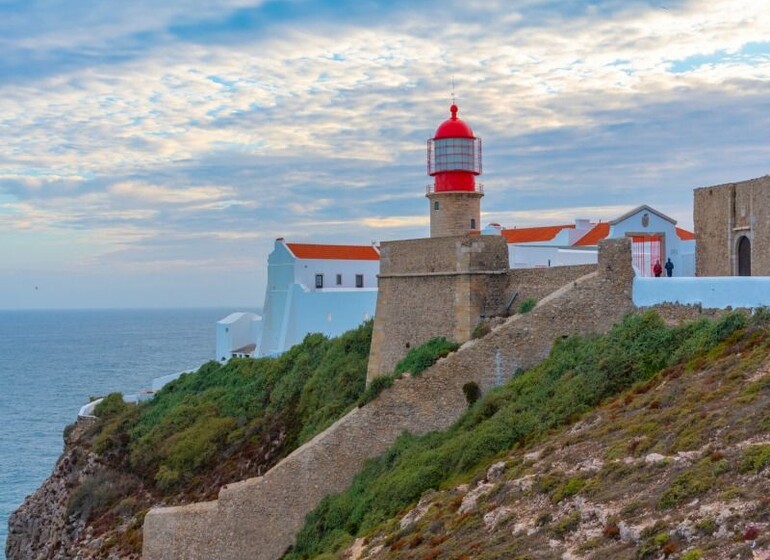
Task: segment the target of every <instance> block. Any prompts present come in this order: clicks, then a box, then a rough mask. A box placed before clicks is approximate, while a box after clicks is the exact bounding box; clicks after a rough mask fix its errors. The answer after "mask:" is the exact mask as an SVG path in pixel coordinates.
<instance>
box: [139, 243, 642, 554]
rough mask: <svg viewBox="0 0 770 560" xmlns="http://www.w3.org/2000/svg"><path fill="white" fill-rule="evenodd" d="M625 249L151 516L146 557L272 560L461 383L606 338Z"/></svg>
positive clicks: (431, 423)
mask: <svg viewBox="0 0 770 560" xmlns="http://www.w3.org/2000/svg"><path fill="white" fill-rule="evenodd" d="M632 278H633V270H632V268H631V245H630V242H629V241H628V240H627V239H614V240H608V241H605V242H602V244H601V245H600V253H599V266H598V271H597V272H595V273H592V274H589V275H587V276H584V277H582V278H580V279H578V280H575V281H571V282H570V283H569V284H567V285H566V286H564V287H562V288H561V289H559V290H557V291H556V292H554V293H553V294H551V295H549V296H548V297H546V298H544V299H542V300H541V301H540V302H539V303H538V305H537V306H536V307H535V308H534V309H533V310H532V311H531V312H529V313H527V314H523V315H515V316H513V317H511V318H509V319H508V320H507V321H506V322H505V323H503V324H501V325H499V326H498V327H496V328H495V329H494V330H493V331H492V332H491V333H490V334H488V335H487V336H485V337H484V338H481V339H478V340H471V341H469V342H467V343H465V344H464V345H463V346H462V347H461V348H460V349H459V350H458V351H457V352H455V353H453V354H450V355H449V356H447V357H446V358H444V359H442V360H439V362H438V363H436V364H435V365H434V366H433V367H432V368H429V369H428V370H426V371H425V372H424V373H423V375H422V376H421V377H419V378H414V379H412V378H405V379H402V380H399V381H398V382H397V383H396V384H395V385H394V386H393V387H392V388H390V389H388V390H386V391H384V392H383V393H382V394H381V395H380V396H379V397H378V398H377V399H376V400H374V401H372V402H371V403H369V404H367V405H366V406H364V407H363V408H360V409H356V410H353V411H352V412H350V413H349V414H348V415H346V416H345V417H343V418H341V419H340V420H338V421H337V422H336V423H335V424H334V425H332V426H331V427H330V428H329V429H327V430H326V431H325V432H323V433H322V434H319V435H318V436H317V437H315V438H314V439H313V440H311V441H309V442H308V443H306V444H305V445H303V446H302V447H300V448H299V449H297V450H296V451H294V452H293V453H292V454H291V455H289V456H288V457H287V458H286V459H284V460H283V461H281V462H280V463H279V464H278V465H276V466H275V467H273V469H271V470H270V471H269V472H267V473H266V474H265V475H264V476H262V477H258V478H253V479H249V480H246V481H243V482H240V483H237V484H231V485H229V486H227V487H225V488H223V489H222V490H221V492H220V494H219V499H218V500H216V501H214V502H207V503H203V504H194V505H190V506H182V507H174V508H156V509H153V510H151V511H150V512H149V513H148V514H147V517H146V518H145V523H144V550H143V557H144V558H145V560H172V559H174V560H178V559H186V560H197V559H201V560H203V559H207V560H208V559H211V558H216V559H217V560H236V559H237V560H240V559H244V560H246V559H249V560H276V559H277V558H280V556H281V555H282V554H283V553H284V551H285V550H286V549H287V547H289V546H290V545H291V544H292V542H293V541H294V537H295V535H296V533H297V531H298V530H299V529H300V527H301V526H302V524H303V522H304V518H305V515H307V513H309V512H310V511H311V510H312V509H313V508H314V507H315V506H316V505H317V504H318V502H319V501H320V500H321V498H323V497H324V496H325V495H327V494H330V493H335V492H340V491H342V490H344V489H345V488H346V487H347V486H348V485H349V484H350V482H351V480H352V478H353V477H354V476H355V474H356V473H357V472H358V471H359V470H360V469H361V467H362V465H363V463H364V461H365V460H366V459H367V458H369V457H374V456H377V455H379V454H381V453H382V452H383V451H385V450H386V449H387V448H388V447H389V446H390V445H392V443H393V442H394V441H395V439H396V438H397V437H398V435H399V434H401V433H402V432H403V431H405V430H408V431H411V432H412V433H417V434H421V433H426V432H429V431H432V430H441V429H445V428H447V427H449V426H450V425H451V424H452V423H453V422H454V421H455V420H457V419H458V418H459V417H460V415H461V414H462V413H463V411H464V410H465V409H466V406H467V405H466V402H465V397H464V395H463V392H462V386H463V385H464V384H465V383H467V382H469V381H475V382H476V383H478V384H479V386H480V387H481V388H482V390H483V391H486V390H488V389H490V388H491V387H493V386H494V385H496V384H499V383H501V382H502V381H505V380H507V379H509V378H510V377H511V376H512V375H513V374H514V373H515V372H516V371H517V369H518V368H527V367H530V366H532V365H535V364H536V363H538V362H539V361H541V360H542V359H543V358H544V357H545V356H547V354H548V352H549V351H550V348H551V345H552V341H553V340H555V339H556V338H559V337H562V336H567V335H571V334H576V333H593V332H604V331H606V330H607V329H609V328H610V327H611V326H612V325H613V324H614V323H616V322H617V321H619V320H620V319H621V318H622V317H623V315H624V314H626V313H627V312H629V311H631V310H632V309H633V305H632V303H631V280H632Z"/></svg>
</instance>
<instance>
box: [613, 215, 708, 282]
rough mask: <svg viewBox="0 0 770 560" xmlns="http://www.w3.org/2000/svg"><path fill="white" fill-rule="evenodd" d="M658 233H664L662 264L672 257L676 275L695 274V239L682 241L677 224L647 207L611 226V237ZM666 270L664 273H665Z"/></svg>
mask: <svg viewBox="0 0 770 560" xmlns="http://www.w3.org/2000/svg"><path fill="white" fill-rule="evenodd" d="M644 214H647V215H648V217H649V222H648V224H647V227H645V226H644V225H643V224H642V217H643V216H644ZM634 233H641V234H656V233H662V234H663V238H664V242H663V247H662V250H663V251H664V253H665V254H663V255H661V260H660V264H661V265H663V264H665V263H666V259H667V258H670V259H671V262H672V263H674V276H677V277H678V276H695V241H682V240H681V239H679V236H678V235H677V233H676V224H674V223H672V222H669V221H668V220H666V219H664V218H661V217H660V216H658V215H657V214H655V213H654V212H650V211H649V210H647V209H640V210H639V211H638V212H636V213H635V214H633V215H631V216H629V217H628V218H626V219H625V220H623V221H622V222H618V223H616V224H612V225H611V226H610V233H609V237H612V238H617V237H625V236H626V235H629V234H634ZM665 273H666V272H665V270H664V271H663V274H665Z"/></svg>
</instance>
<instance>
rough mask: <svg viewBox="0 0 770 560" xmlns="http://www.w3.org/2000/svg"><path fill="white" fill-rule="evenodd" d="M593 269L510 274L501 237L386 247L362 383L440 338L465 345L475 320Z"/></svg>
mask: <svg viewBox="0 0 770 560" xmlns="http://www.w3.org/2000/svg"><path fill="white" fill-rule="evenodd" d="M594 270H596V265H584V266H564V267H555V268H548V269H531V270H524V269H516V270H511V269H509V267H508V246H507V244H506V242H505V239H504V238H503V237H500V236H487V235H483V236H479V235H467V236H455V237H437V238H429V239H410V240H407V241H391V242H386V243H383V244H382V247H381V248H380V275H379V282H380V283H379V293H378V295H377V311H376V313H375V319H374V330H373V333H372V347H371V352H370V355H369V370H368V375H367V381H371V380H372V379H373V378H374V377H376V376H378V375H384V374H387V373H389V372H391V371H393V368H394V367H395V366H396V364H397V363H398V361H399V360H400V359H401V358H403V357H404V356H405V355H406V353H407V352H408V351H409V349H410V348H414V347H416V346H419V345H420V344H423V343H424V342H427V341H428V340H430V339H431V338H435V337H438V336H444V337H446V338H447V339H449V340H453V341H455V342H459V343H463V342H466V341H467V340H470V338H471V335H472V333H473V329H474V328H475V327H476V325H477V324H478V322H479V321H480V320H482V319H485V318H489V317H495V316H507V315H508V314H509V311H511V310H515V309H516V308H517V306H518V305H519V303H520V302H522V301H524V300H525V299H527V298H530V297H532V298H535V299H541V298H543V297H545V296H546V295H547V294H549V293H551V292H553V291H554V290H556V289H557V288H558V287H560V286H563V285H564V284H566V283H567V282H569V281H571V280H574V279H576V278H579V277H581V276H583V275H585V274H588V273H589V272H592V271H594ZM514 294H517V297H516V300H515V301H513V304H511V300H512V298H513V295H514ZM509 305H510V307H511V309H508V307H509Z"/></svg>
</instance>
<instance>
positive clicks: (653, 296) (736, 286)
mask: <svg viewBox="0 0 770 560" xmlns="http://www.w3.org/2000/svg"><path fill="white" fill-rule="evenodd" d="M633 300H634V305H637V306H639V307H649V306H651V305H656V304H659V303H681V304H692V305H698V304H700V305H702V306H703V307H706V308H715V309H725V308H726V307H752V308H753V307H763V306H765V307H770V277H760V276H711V277H705V276H704V277H697V278H696V277H692V278H681V277H674V278H665V277H664V278H640V277H636V278H634V284H633Z"/></svg>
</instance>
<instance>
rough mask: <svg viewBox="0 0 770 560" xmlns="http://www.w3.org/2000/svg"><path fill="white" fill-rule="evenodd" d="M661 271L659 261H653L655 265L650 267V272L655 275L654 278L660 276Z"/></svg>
mask: <svg viewBox="0 0 770 560" xmlns="http://www.w3.org/2000/svg"><path fill="white" fill-rule="evenodd" d="M662 272H663V267H662V266H660V261H655V266H653V267H652V273H653V274H654V275H655V278H660V275H661V273H662Z"/></svg>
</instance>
